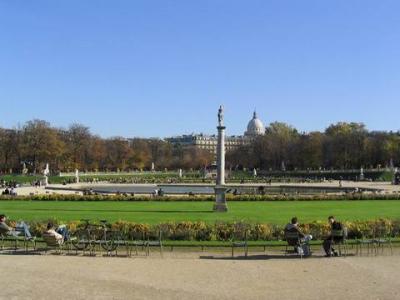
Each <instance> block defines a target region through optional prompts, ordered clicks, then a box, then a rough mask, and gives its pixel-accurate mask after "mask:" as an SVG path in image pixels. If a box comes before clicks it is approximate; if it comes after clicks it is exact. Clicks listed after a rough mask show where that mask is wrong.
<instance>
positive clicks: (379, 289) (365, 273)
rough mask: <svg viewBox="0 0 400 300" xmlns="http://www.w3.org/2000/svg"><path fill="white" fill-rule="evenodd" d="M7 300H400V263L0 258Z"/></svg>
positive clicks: (0, 284)
mask: <svg viewBox="0 0 400 300" xmlns="http://www.w3.org/2000/svg"><path fill="white" fill-rule="evenodd" d="M0 268H1V272H0V299H191V300H194V299H400V259H399V256H398V254H396V255H394V256H369V257H346V258H343V257H339V258H324V257H313V258H308V259H303V260H300V259H298V258H285V257H266V256H265V255H263V254H260V255H253V254H252V255H251V256H250V257H249V258H248V259H243V258H235V259H231V258H230V257H229V255H227V254H221V253H219V254H217V253H216V254H214V255H213V254H207V253H176V254H172V253H167V254H166V255H164V257H163V258H161V257H160V256H159V255H155V254H154V255H152V256H150V257H148V258H146V257H134V258H126V257H82V256H78V257H75V256H65V255H63V256H58V255H51V254H50V255H0Z"/></svg>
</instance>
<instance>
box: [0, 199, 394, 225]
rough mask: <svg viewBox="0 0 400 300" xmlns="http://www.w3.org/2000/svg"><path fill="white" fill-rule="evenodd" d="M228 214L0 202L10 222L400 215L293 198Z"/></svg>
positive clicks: (193, 205)
mask: <svg viewBox="0 0 400 300" xmlns="http://www.w3.org/2000/svg"><path fill="white" fill-rule="evenodd" d="M228 205H229V212H228V213H214V212H213V211H212V206H213V203H212V202H72V201H71V202H69V201H59V202H57V201H47V202H44V201H5V200H3V201H0V213H4V214H6V215H8V216H9V218H10V219H14V220H19V219H23V220H27V221H29V220H46V219H48V218H50V217H55V218H57V219H59V220H62V221H69V220H80V219H83V218H88V219H92V220H101V219H106V220H108V221H116V220H127V221H134V222H143V223H149V224H154V223H160V222H167V221H205V222H209V223H213V222H215V221H217V220H219V221H235V220H245V221H249V222H264V223H274V224H284V223H286V222H287V221H288V220H289V219H290V218H291V217H292V216H297V217H298V218H299V219H300V221H301V222H310V221H315V220H326V218H327V216H328V215H335V216H337V217H338V218H339V219H340V220H343V221H344V220H349V221H351V220H373V219H376V218H380V217H383V218H391V219H399V218H400V201H394V200H376V201H373V200H372V201H370V200H368V201H367V200H364V201H299V202H294V201H293V202H292V201H287V202H284V201H282V202H230V203H229V204H228Z"/></svg>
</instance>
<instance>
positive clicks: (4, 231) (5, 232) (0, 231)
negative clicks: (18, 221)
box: [0, 227, 8, 235]
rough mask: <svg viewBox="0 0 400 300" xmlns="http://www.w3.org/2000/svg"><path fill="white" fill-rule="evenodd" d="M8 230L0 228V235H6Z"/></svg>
mask: <svg viewBox="0 0 400 300" xmlns="http://www.w3.org/2000/svg"><path fill="white" fill-rule="evenodd" d="M7 232H8V230H7V229H5V228H1V227H0V235H7Z"/></svg>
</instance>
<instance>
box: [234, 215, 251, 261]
mask: <svg viewBox="0 0 400 300" xmlns="http://www.w3.org/2000/svg"><path fill="white" fill-rule="evenodd" d="M248 230H249V227H248V225H247V224H243V223H237V224H235V225H234V227H233V233H232V238H231V248H232V257H234V255H235V248H243V251H244V256H245V257H247V255H248V252H249V247H248V243H247V231H248Z"/></svg>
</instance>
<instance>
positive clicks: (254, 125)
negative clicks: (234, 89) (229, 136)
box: [245, 112, 265, 136]
mask: <svg viewBox="0 0 400 300" xmlns="http://www.w3.org/2000/svg"><path fill="white" fill-rule="evenodd" d="M264 133H265V127H264V124H263V123H262V122H261V120H260V119H259V118H257V113H256V112H254V114H253V119H251V120H250V122H249V124H248V125H247V131H246V132H245V135H250V136H254V135H263V134H264Z"/></svg>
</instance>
